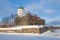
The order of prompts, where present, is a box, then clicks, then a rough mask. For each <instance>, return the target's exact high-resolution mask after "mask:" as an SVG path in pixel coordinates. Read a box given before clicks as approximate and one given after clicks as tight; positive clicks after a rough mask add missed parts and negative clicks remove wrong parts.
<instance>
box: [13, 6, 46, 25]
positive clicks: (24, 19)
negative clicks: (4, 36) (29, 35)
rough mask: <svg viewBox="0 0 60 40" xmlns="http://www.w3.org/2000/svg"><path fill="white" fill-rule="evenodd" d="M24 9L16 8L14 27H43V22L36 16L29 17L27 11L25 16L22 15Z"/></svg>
mask: <svg viewBox="0 0 60 40" xmlns="http://www.w3.org/2000/svg"><path fill="white" fill-rule="evenodd" d="M23 11H24V8H23V7H19V8H18V13H17V17H16V18H15V20H14V25H15V26H17V25H45V20H44V19H41V18H39V17H38V16H36V15H34V16H33V15H31V14H30V12H29V11H28V12H27V13H26V15H24V16H22V15H23Z"/></svg>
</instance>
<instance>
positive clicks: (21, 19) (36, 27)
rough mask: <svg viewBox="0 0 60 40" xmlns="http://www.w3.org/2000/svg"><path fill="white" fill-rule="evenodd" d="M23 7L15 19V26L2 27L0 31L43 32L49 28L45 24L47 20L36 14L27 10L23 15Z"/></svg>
mask: <svg viewBox="0 0 60 40" xmlns="http://www.w3.org/2000/svg"><path fill="white" fill-rule="evenodd" d="M23 11H24V8H23V7H19V8H18V11H17V16H16V18H15V19H14V27H9V28H0V32H15V33H38V34H40V33H43V32H45V31H47V30H48V27H46V26H45V20H44V19H41V18H40V17H38V16H36V15H31V14H30V12H27V13H26V15H24V16H23Z"/></svg>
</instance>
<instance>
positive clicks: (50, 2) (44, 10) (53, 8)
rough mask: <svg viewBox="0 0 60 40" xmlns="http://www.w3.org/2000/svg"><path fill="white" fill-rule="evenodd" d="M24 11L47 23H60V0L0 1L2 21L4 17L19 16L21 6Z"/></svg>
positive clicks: (0, 17)
mask: <svg viewBox="0 0 60 40" xmlns="http://www.w3.org/2000/svg"><path fill="white" fill-rule="evenodd" d="M21 3H22V6H23V7H24V11H25V12H26V11H30V13H31V14H37V16H39V17H41V18H43V19H45V20H46V23H51V22H57V21H58V22H60V0H0V20H1V19H2V18H3V17H7V16H10V15H11V14H17V9H18V7H19V6H20V5H21Z"/></svg>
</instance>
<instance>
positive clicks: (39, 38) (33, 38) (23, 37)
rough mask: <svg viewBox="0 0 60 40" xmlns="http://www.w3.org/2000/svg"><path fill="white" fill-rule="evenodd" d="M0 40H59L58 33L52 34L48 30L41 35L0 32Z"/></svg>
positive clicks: (59, 35)
mask: <svg viewBox="0 0 60 40" xmlns="http://www.w3.org/2000/svg"><path fill="white" fill-rule="evenodd" d="M0 40H60V33H54V32H51V31H50V30H48V31H47V32H44V33H42V34H34V33H3V32H0Z"/></svg>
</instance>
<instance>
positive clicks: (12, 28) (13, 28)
mask: <svg viewBox="0 0 60 40" xmlns="http://www.w3.org/2000/svg"><path fill="white" fill-rule="evenodd" d="M43 27H44V25H40V26H38V25H27V26H17V27H10V28H0V30H17V29H22V28H43Z"/></svg>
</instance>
